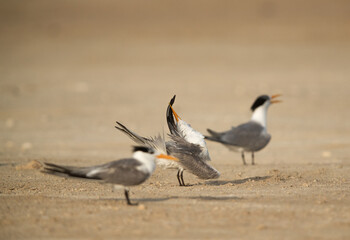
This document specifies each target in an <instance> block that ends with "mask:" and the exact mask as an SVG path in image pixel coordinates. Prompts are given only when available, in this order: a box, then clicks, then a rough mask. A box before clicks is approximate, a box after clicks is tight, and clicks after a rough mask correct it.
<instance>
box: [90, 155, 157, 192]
mask: <svg viewBox="0 0 350 240" xmlns="http://www.w3.org/2000/svg"><path fill="white" fill-rule="evenodd" d="M140 165H141V163H140V162H139V161H137V160H136V159H133V158H126V159H121V160H118V161H113V162H109V163H106V164H104V165H100V166H98V167H96V168H95V169H93V170H92V171H90V173H89V175H90V176H92V177H96V178H98V179H102V180H104V181H105V182H108V183H114V184H120V185H124V186H133V185H138V184H141V183H143V182H144V181H145V180H146V179H147V178H149V176H150V173H145V172H143V171H139V170H138V169H137V167H139V166H140Z"/></svg>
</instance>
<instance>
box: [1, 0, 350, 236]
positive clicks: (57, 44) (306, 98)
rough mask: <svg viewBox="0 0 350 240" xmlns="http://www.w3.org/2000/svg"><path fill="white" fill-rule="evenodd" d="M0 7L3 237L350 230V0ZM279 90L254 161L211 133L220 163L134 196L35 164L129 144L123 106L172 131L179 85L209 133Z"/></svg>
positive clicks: (91, 158)
mask: <svg viewBox="0 0 350 240" xmlns="http://www.w3.org/2000/svg"><path fill="white" fill-rule="evenodd" d="M0 19H1V21H0V29H1V34H0V53H1V54H0V92H1V94H0V109H1V111H0V132H1V134H0V216H1V218H0V238H1V239H58V238H63V239H64V238H66V239H349V238H350V204H349V203H350V176H349V171H350V121H349V119H350V112H349V107H350V97H349V91H350V79H349V76H350V68H349V66H350V65H349V63H350V61H349V59H350V28H349V26H350V4H349V2H348V1H307V2H305V1H290V2H287V1H283V2H281V1H253V2H249V3H248V2H247V3H241V2H240V1H186V2H179V1H123V2H122V1H116V2H114V1H103V2H98V3H96V2H94V1H74V2H71V1H8V2H6V3H4V4H2V7H1V8H0ZM276 93H280V94H283V97H281V99H282V100H283V103H281V104H276V105H273V106H271V107H270V109H269V114H268V130H269V132H270V133H271V135H272V140H271V142H270V144H269V145H268V146H267V148H266V149H264V150H262V151H261V152H258V153H256V163H257V165H255V166H251V165H248V166H243V165H242V161H241V159H240V155H239V154H237V153H233V152H230V151H229V150H227V149H226V148H225V147H223V146H221V145H219V144H216V143H213V142H208V148H209V151H210V154H211V158H212V162H211V164H212V165H213V166H214V167H215V168H216V169H218V170H219V171H220V172H221V177H220V178H219V179H215V180H208V181H202V180H199V179H197V178H196V177H194V176H193V175H191V174H189V173H186V172H185V174H184V175H185V181H186V183H190V184H192V186H188V187H179V186H178V183H177V180H176V171H172V170H167V171H164V170H162V169H156V172H155V173H154V175H153V176H152V177H151V178H150V179H149V180H148V181H147V182H146V183H145V184H143V185H141V186H138V187H135V188H132V190H131V195H130V197H131V199H132V200H134V201H139V202H140V205H139V206H138V207H129V206H127V205H126V204H125V200H124V195H123V192H122V191H114V192H113V191H112V188H111V187H110V186H108V185H102V184H100V183H96V182H93V181H85V182H84V181H80V180H78V179H65V178H59V177H55V176H51V175H47V174H44V173H42V172H41V171H40V169H39V168H40V162H44V161H47V162H53V163H58V164H66V165H77V166H86V165H93V164H100V163H104V162H108V161H111V160H116V159H119V158H122V157H128V156H130V150H131V145H132V142H131V140H129V139H128V138H127V137H126V136H124V135H123V134H121V133H120V132H118V131H117V130H115V128H114V123H115V121H116V120H118V121H120V122H122V123H124V124H125V125H127V126H128V127H130V128H131V129H133V130H135V131H136V132H138V133H140V134H142V135H145V136H153V135H156V134H158V133H162V132H163V131H164V132H165V133H167V132H168V130H167V126H166V121H165V110H166V107H167V103H168V102H169V100H170V98H171V97H172V96H173V94H177V100H176V103H175V105H174V107H175V109H176V110H177V112H178V113H179V115H180V116H181V117H183V119H184V120H185V121H187V122H189V123H191V125H192V126H193V127H194V128H195V129H197V130H199V131H201V132H202V133H205V132H206V128H212V129H216V130H225V129H228V128H229V127H230V126H233V125H237V124H239V123H241V122H243V121H246V120H248V119H249V118H250V111H249V107H250V106H251V104H252V102H253V101H254V99H255V97H257V96H258V95H260V94H276ZM36 161H37V162H36ZM247 162H250V156H249V157H248V156H247Z"/></svg>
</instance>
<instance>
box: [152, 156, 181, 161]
mask: <svg viewBox="0 0 350 240" xmlns="http://www.w3.org/2000/svg"><path fill="white" fill-rule="evenodd" d="M157 158H165V159H169V160H172V161H175V162H178V161H180V160H179V159H178V158H176V157H173V156H169V155H165V154H159V155H157Z"/></svg>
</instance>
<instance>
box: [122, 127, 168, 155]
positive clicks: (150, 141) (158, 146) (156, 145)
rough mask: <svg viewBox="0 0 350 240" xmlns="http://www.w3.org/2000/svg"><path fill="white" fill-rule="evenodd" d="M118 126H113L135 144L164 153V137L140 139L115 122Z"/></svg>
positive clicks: (140, 137)
mask: <svg viewBox="0 0 350 240" xmlns="http://www.w3.org/2000/svg"><path fill="white" fill-rule="evenodd" d="M116 123H117V124H118V126H115V128H116V129H118V130H120V131H121V132H123V133H125V134H126V135H127V136H128V137H130V138H131V139H132V140H133V141H134V142H135V143H137V144H141V145H143V146H147V147H150V148H152V149H155V150H158V151H160V152H163V153H165V152H166V147H165V141H164V137H161V136H160V135H159V136H157V137H154V138H153V137H149V138H146V137H142V136H140V135H138V134H137V133H135V132H133V131H131V130H130V129H128V128H127V127H125V126H124V125H123V124H121V123H120V122H118V121H117V122H116Z"/></svg>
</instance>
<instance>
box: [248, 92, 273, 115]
mask: <svg viewBox="0 0 350 240" xmlns="http://www.w3.org/2000/svg"><path fill="white" fill-rule="evenodd" d="M268 100H270V97H269V96H267V95H261V96H259V97H258V98H257V99H256V100H255V102H254V103H253V105H252V106H251V107H250V109H251V110H252V111H254V110H255V109H257V108H258V107H260V106H261V105H263V104H264V103H265V102H266V101H268Z"/></svg>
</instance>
